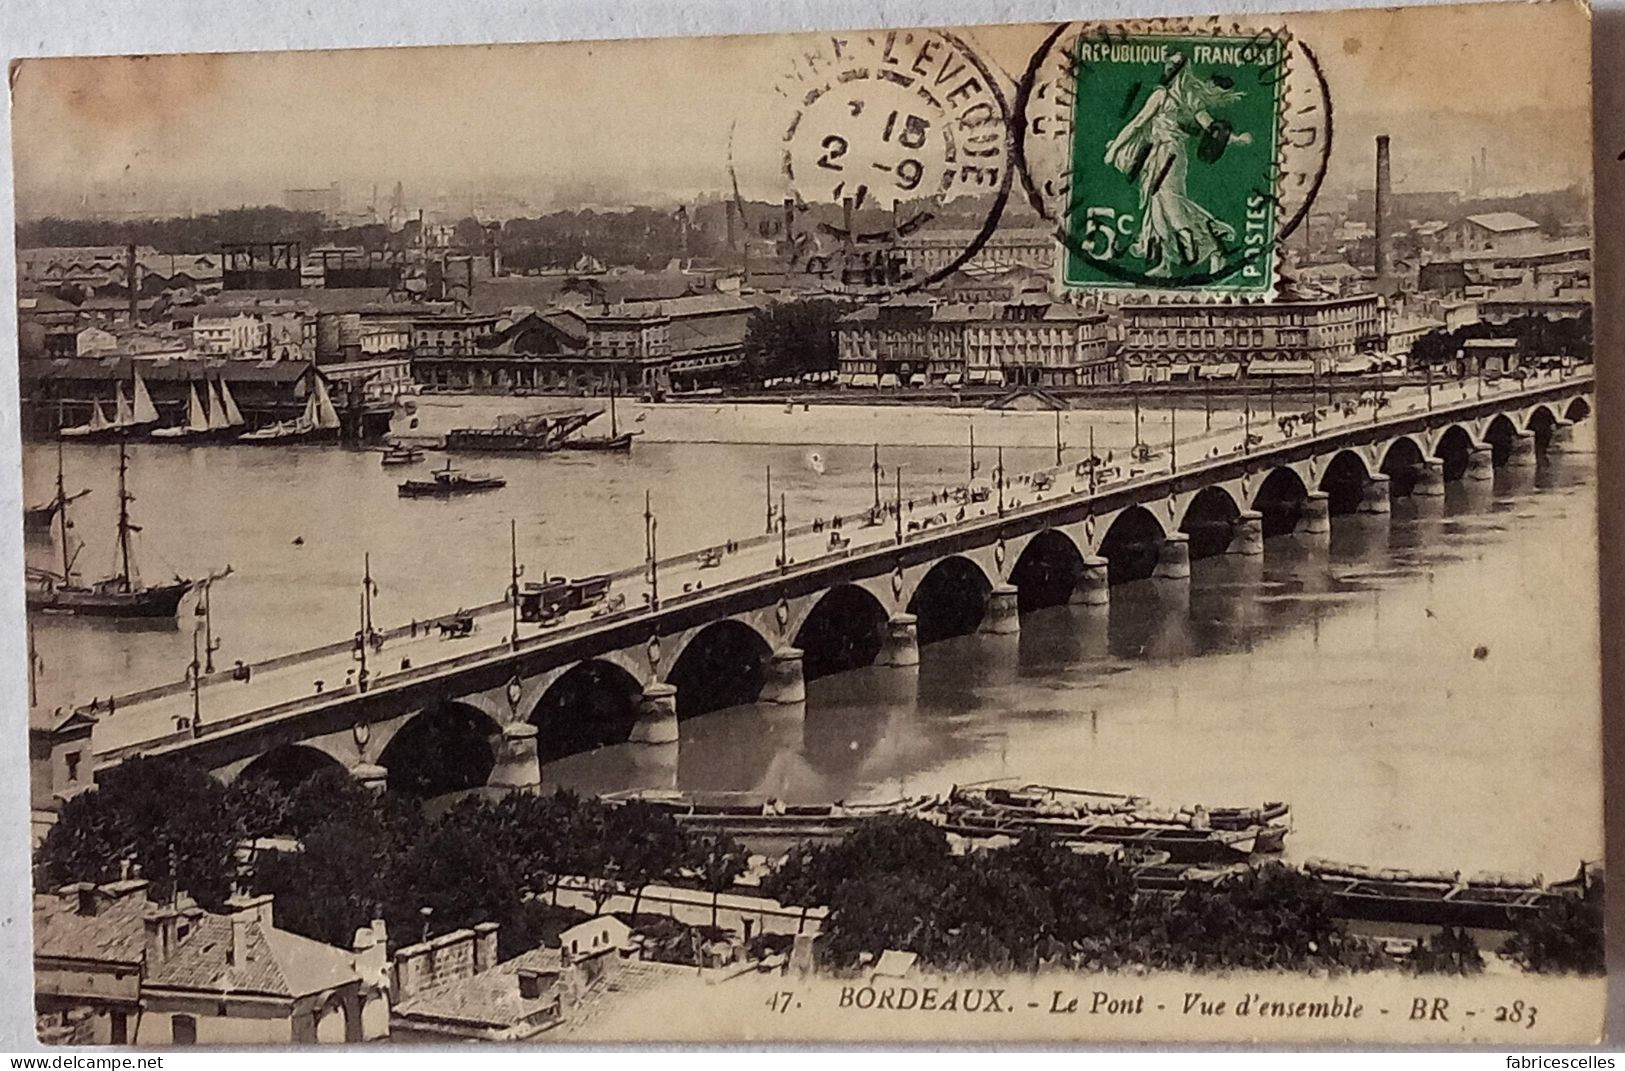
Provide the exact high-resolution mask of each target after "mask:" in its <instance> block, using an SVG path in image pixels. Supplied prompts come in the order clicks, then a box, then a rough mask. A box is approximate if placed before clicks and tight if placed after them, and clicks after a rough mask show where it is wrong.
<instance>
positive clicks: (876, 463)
mask: <svg viewBox="0 0 1625 1071" xmlns="http://www.w3.org/2000/svg"><path fill="white" fill-rule="evenodd" d="M972 434H974V432H973V433H972ZM973 449H974V447H973ZM869 467H870V470H871V471H872V472H873V474H874V478H875V504H874V511H875V519H876V520H879V519H880V444H879V443H875V459H874V461H873V462H872V463H871V464H870V466H869Z"/></svg>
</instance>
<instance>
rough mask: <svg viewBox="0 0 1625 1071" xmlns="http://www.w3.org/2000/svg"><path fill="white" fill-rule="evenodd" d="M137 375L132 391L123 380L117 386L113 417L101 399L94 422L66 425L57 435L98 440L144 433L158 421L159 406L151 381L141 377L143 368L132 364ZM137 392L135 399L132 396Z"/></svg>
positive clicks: (92, 416)
mask: <svg viewBox="0 0 1625 1071" xmlns="http://www.w3.org/2000/svg"><path fill="white" fill-rule="evenodd" d="M131 372H132V374H133V376H134V382H133V384H132V392H131V395H126V394H125V393H124V384H123V383H122V382H120V383H119V384H117V386H116V387H115V388H114V399H113V419H112V420H108V419H107V413H106V412H105V411H104V410H103V409H102V403H101V402H100V401H97V402H95V403H94V404H93V405H92V407H91V412H90V422H89V423H87V424H80V425H78V426H77V427H72V428H63V429H62V430H61V431H59V432H57V435H58V436H59V437H61V438H64V439H80V440H84V441H89V442H98V441H102V440H107V439H131V438H136V437H138V436H139V435H141V434H144V433H145V432H146V431H148V429H150V428H152V426H153V425H154V424H157V423H158V410H157V409H156V408H154V406H153V404H152V396H151V395H150V394H148V393H147V384H146V382H145V381H144V380H143V379H142V378H141V369H140V368H139V367H135V366H133V365H132V368H131ZM132 396H133V399H134V400H133V401H132V400H131V398H132Z"/></svg>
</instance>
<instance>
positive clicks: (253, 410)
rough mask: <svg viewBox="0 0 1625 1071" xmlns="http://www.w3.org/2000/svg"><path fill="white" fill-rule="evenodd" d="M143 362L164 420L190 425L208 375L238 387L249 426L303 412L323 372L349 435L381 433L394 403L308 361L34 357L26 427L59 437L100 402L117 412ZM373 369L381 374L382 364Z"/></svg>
mask: <svg viewBox="0 0 1625 1071" xmlns="http://www.w3.org/2000/svg"><path fill="white" fill-rule="evenodd" d="M137 361H139V362H140V367H141V378H142V381H143V382H144V383H145V384H146V386H147V390H148V392H149V393H150V394H151V397H152V403H153V405H154V407H155V408H156V409H157V410H158V417H159V423H160V424H166V425H178V424H182V423H184V422H185V420H186V408H187V403H188V396H189V394H190V391H191V389H192V387H193V386H194V385H198V384H202V383H204V382H206V381H217V382H224V383H226V384H227V385H228V386H229V387H230V388H231V395H232V398H233V399H234V400H235V401H236V403H237V407H238V408H239V409H240V410H241V411H242V414H243V416H244V417H245V418H246V419H247V422H248V426H249V427H260V426H263V425H265V424H270V423H273V422H275V421H279V420H292V419H294V418H296V417H298V416H299V415H300V414H301V413H302V412H303V411H304V408H305V398H306V395H307V393H308V392H309V391H310V390H311V389H312V386H311V381H312V380H313V379H314V378H320V379H321V380H322V381H323V384H324V386H326V388H327V390H328V393H329V394H330V395H331V397H332V399H333V405H334V406H335V407H336V408H337V409H338V411H339V414H340V417H341V419H343V420H345V421H346V428H347V429H348V430H347V431H346V434H347V435H350V436H359V437H363V438H370V437H373V436H375V435H377V434H381V433H382V431H383V430H384V427H386V426H387V421H388V418H389V415H390V410H389V408H388V407H387V406H378V405H373V404H369V403H368V402H367V400H366V391H365V390H364V389H360V390H357V391H356V392H354V393H352V389H351V388H352V385H353V381H352V380H351V379H350V378H349V377H346V376H345V375H344V374H343V373H342V372H340V373H338V374H337V375H335V373H334V371H333V368H332V367H331V366H326V365H324V366H320V367H318V366H317V365H314V364H311V363H309V362H304V361H236V360H229V359H227V358H223V357H214V358H209V357H200V356H187V357H184V358H165V357H154V358H137V357H130V356H119V357H109V358H102V359H98V360H77V359H69V358H59V359H49V358H31V359H24V360H22V361H20V362H19V379H20V384H19V385H20V390H21V402H22V405H21V408H22V417H23V430H24V432H25V433H26V434H30V435H54V434H55V433H56V431H57V430H58V429H59V428H62V427H71V426H73V425H75V424H83V423H85V422H86V421H88V420H89V419H90V414H91V412H92V410H93V408H94V407H95V405H97V404H98V403H100V405H101V407H102V409H103V411H104V412H111V411H112V409H113V405H114V401H115V399H116V397H117V392H118V388H119V385H120V384H122V385H123V386H124V389H125V390H126V391H128V390H129V389H130V384H131V382H132V381H133V379H134V374H135V362H137ZM341 367H342V366H341ZM370 374H376V370H373V371H372V372H371V373H370ZM362 382H363V384H364V382H365V381H362Z"/></svg>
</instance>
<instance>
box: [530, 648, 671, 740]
mask: <svg viewBox="0 0 1625 1071" xmlns="http://www.w3.org/2000/svg"><path fill="white" fill-rule="evenodd" d="M642 698H643V683H642V682H641V681H639V680H638V678H637V677H636V676H634V675H633V674H631V673H628V672H627V671H626V670H625V669H623V668H622V667H620V666H618V665H616V664H615V663H613V662H610V661H607V660H605V659H602V658H590V659H588V660H586V661H585V662H578V663H576V664H575V665H574V666H571V667H570V668H569V669H567V670H566V671H565V672H564V673H563V674H561V675H560V676H559V678H558V679H557V680H555V681H554V682H553V683H552V684H550V685H549V686H548V687H547V689H546V690H545V691H543V692H542V694H541V696H540V697H539V698H538V699H537V700H536V705H535V706H534V707H532V708H531V711H530V715H529V717H528V718H527V719H526V720H527V721H529V722H530V723H531V724H532V725H534V726H536V753H537V757H538V758H540V759H541V761H543V762H556V761H557V760H559V759H562V758H564V757H565V756H566V755H574V754H577V753H579V752H583V751H594V750H596V749H598V748H601V747H608V746H610V745H611V744H621V743H625V742H626V740H627V738H629V737H630V736H631V735H632V726H633V724H634V723H635V722H636V721H637V717H638V707H639V705H640V704H641V702H642Z"/></svg>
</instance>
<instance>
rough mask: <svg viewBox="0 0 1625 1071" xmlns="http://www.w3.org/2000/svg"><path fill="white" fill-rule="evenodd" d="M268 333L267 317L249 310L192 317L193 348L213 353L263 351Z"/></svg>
mask: <svg viewBox="0 0 1625 1071" xmlns="http://www.w3.org/2000/svg"><path fill="white" fill-rule="evenodd" d="M268 335H269V332H268V330H267V328H266V325H265V323H264V321H262V320H261V319H259V318H258V317H256V316H250V315H249V314H248V313H245V312H239V313H234V314H232V315H229V316H198V317H196V318H194V319H193V320H192V348H193V349H195V350H197V352H199V353H202V354H207V355H209V356H211V357H240V356H244V355H258V354H263V353H264V352H265V343H266V339H267V337H268Z"/></svg>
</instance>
